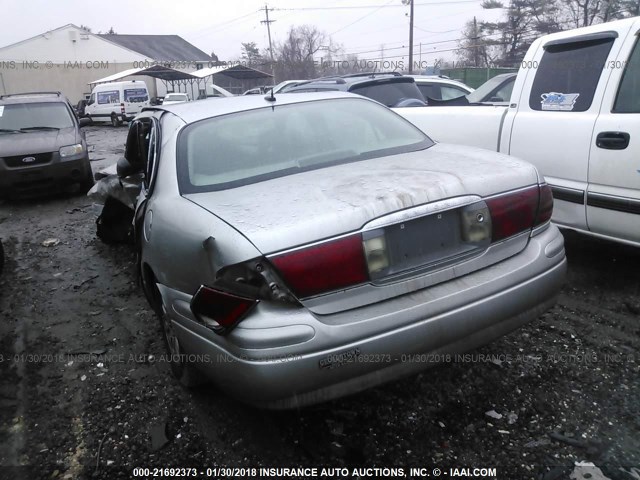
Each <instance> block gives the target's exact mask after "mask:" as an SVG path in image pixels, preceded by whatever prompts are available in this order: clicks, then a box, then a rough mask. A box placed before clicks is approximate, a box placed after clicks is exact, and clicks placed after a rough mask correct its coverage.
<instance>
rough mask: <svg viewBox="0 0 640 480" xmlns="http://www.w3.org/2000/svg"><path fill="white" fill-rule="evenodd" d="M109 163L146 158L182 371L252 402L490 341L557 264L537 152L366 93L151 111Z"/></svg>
mask: <svg viewBox="0 0 640 480" xmlns="http://www.w3.org/2000/svg"><path fill="white" fill-rule="evenodd" d="M160 140H162V141H160ZM119 171H120V174H121V175H122V176H126V175H129V174H133V173H137V172H141V171H143V172H145V175H144V184H143V187H142V194H141V196H140V199H139V202H138V207H137V211H136V214H135V218H136V221H135V238H136V242H137V245H138V248H139V253H140V272H141V278H142V284H143V288H144V291H145V294H146V296H147V298H148V300H149V302H150V304H151V306H152V308H153V309H154V310H155V311H156V312H157V313H158V314H159V316H160V318H161V323H162V326H163V332H164V336H165V340H166V343H167V346H168V349H169V352H170V353H171V355H170V356H169V358H170V360H171V362H172V364H171V367H172V370H173V372H174V374H175V375H176V376H177V377H178V379H179V380H180V381H181V382H183V383H184V384H186V385H191V384H193V383H195V382H196V381H197V380H198V376H199V375H201V374H204V375H205V376H207V377H209V378H211V379H212V380H213V381H214V382H215V383H216V384H217V385H218V386H219V387H220V388H222V389H224V390H225V391H227V392H229V393H230V394H232V395H234V396H236V397H238V398H239V399H241V400H242V401H244V402H247V403H250V404H253V405H256V406H259V407H264V408H290V407H295V406H300V405H305V404H311V403H316V402H322V401H326V400H329V399H331V398H335V397H339V396H342V395H346V394H349V393H353V392H356V391H360V390H363V389H365V388H368V387H372V386H374V385H377V384H379V383H382V382H385V381H389V380H393V379H396V378H398V377H400V376H403V375H407V374H412V373H416V372H419V371H421V370H423V369H424V368H426V367H427V366H428V365H429V363H430V361H426V360H425V359H426V358H430V359H431V358H435V359H442V360H444V359H445V358H446V357H445V355H449V354H451V355H453V354H455V353H456V352H461V351H465V350H468V349H472V348H475V347H477V346H479V345H482V344H484V343H487V342H489V341H491V340H493V339H494V338H496V337H499V336H501V335H503V334H506V333H507V332H509V331H511V330H513V329H515V328H517V327H519V326H521V325H522V324H524V323H526V322H528V321H530V320H532V319H534V318H536V317H538V316H539V315H540V314H541V313H542V312H544V311H545V310H546V309H548V308H549V307H550V306H551V305H552V304H553V303H554V298H555V296H556V294H557V293H558V291H559V289H560V286H561V284H562V282H563V279H564V275H565V269H566V260H565V254H564V248H563V239H562V236H561V235H560V234H559V232H558V229H557V228H556V227H555V226H553V225H551V224H550V223H549V217H550V216H551V211H552V200H551V192H550V189H549V187H548V186H547V185H546V184H545V183H544V180H543V179H542V178H541V177H540V176H539V175H538V173H537V171H536V169H535V168H534V167H533V166H531V165H530V164H528V163H526V162H523V161H519V160H516V159H513V158H509V157H506V156H503V155H500V154H496V153H489V152H486V151H483V150H479V149H472V148H468V147H459V146H453V145H444V144H435V143H434V142H433V141H431V139H430V138H429V137H427V136H426V135H425V134H424V133H422V132H421V131H420V130H418V129H417V128H416V127H414V126H413V125H411V124H410V123H409V122H407V121H406V120H404V119H403V118H402V117H400V116H398V115H397V114H395V113H393V112H392V111H391V110H389V109H387V108H386V107H384V106H382V105H380V104H379V103H378V102H375V101H372V100H370V99H368V98H365V97H362V96H359V95H352V94H348V93H343V92H327V93H308V94H299V95H280V96H276V97H275V100H273V99H272V98H271V97H264V96H238V97H234V98H224V99H220V100H216V101H215V102H196V103H194V104H190V105H185V104H179V105H171V106H168V107H165V106H162V107H153V108H148V109H145V111H144V112H142V113H141V114H140V115H139V116H138V117H137V118H136V119H135V120H134V121H133V122H132V124H131V127H130V131H129V136H128V138H127V142H126V152H125V158H123V159H122V163H121V165H120V168H119ZM176 258H179V259H180V261H179V262H177V261H176ZM430 354H437V355H434V356H433V357H432V356H430Z"/></svg>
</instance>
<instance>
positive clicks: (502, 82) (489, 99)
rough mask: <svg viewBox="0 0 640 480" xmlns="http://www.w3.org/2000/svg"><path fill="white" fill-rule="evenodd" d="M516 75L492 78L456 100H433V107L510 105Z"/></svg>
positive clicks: (504, 74)
mask: <svg viewBox="0 0 640 480" xmlns="http://www.w3.org/2000/svg"><path fill="white" fill-rule="evenodd" d="M516 76H517V74H516V73H501V74H500V75H496V76H495V77H492V78H490V79H489V80H487V81H486V82H484V83H483V84H482V85H480V86H479V87H478V88H477V89H476V90H474V91H473V92H471V93H469V94H466V95H464V96H458V97H455V98H443V99H433V100H432V101H430V102H429V105H431V106H440V107H455V106H465V105H509V99H510V98H511V91H512V90H513V85H514V83H515V81H516Z"/></svg>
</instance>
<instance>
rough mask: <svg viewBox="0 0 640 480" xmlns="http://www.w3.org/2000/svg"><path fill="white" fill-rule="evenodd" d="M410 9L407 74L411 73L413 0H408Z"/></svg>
mask: <svg viewBox="0 0 640 480" xmlns="http://www.w3.org/2000/svg"><path fill="white" fill-rule="evenodd" d="M409 2H410V5H411V9H410V13H409V74H412V73H413V0H409Z"/></svg>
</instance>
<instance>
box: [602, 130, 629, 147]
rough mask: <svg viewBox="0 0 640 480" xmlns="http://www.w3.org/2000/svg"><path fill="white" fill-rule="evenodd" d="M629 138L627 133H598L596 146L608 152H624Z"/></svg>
mask: <svg viewBox="0 0 640 480" xmlns="http://www.w3.org/2000/svg"><path fill="white" fill-rule="evenodd" d="M630 138H631V137H630V135H629V134H628V133H627V132H600V133H599V134H598V136H597V137H596V146H597V147H599V148H606V149H608V150H624V149H625V148H627V147H628V146H629V139H630Z"/></svg>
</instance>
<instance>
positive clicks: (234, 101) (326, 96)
mask: <svg viewBox="0 0 640 480" xmlns="http://www.w3.org/2000/svg"><path fill="white" fill-rule="evenodd" d="M273 97H274V98H275V99H276V100H275V102H272V101H269V100H267V99H268V98H271V95H270V94H266V95H264V94H261V95H238V96H235V97H218V98H215V99H212V100H202V101H199V102H189V103H176V104H174V105H167V106H164V105H155V106H153V107H145V108H143V109H142V111H143V112H148V111H167V112H171V113H173V114H174V115H176V116H178V117H180V118H181V119H182V120H184V121H185V122H186V123H192V122H197V121H198V120H203V119H205V118H211V117H218V116H221V115H227V114H230V113H238V112H243V111H247V110H255V109H257V108H263V107H273V106H280V105H292V104H296V103H305V102H312V101H319V100H331V99H336V98H356V99H358V100H364V101H368V102H373V101H374V100H370V99H368V98H366V97H363V96H361V95H356V94H353V93H347V92H337V91H331V92H308V93H298V94H296V95H289V94H288V93H276V94H275V95H274V96H273ZM376 103H377V102H376Z"/></svg>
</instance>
